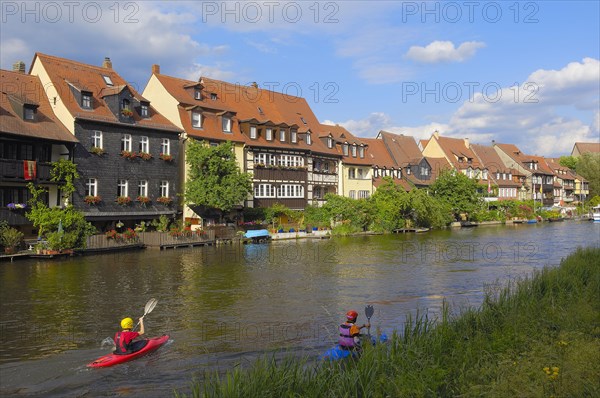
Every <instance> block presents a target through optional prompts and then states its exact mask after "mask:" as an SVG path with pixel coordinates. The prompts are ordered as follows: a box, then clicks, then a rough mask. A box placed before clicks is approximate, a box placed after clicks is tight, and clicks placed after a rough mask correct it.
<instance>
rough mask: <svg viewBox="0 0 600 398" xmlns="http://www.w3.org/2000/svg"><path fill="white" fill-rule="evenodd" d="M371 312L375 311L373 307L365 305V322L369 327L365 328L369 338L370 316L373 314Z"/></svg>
mask: <svg viewBox="0 0 600 398" xmlns="http://www.w3.org/2000/svg"><path fill="white" fill-rule="evenodd" d="M373 313H375V309H374V308H373V306H372V305H367V306H366V307H365V316H366V317H367V322H368V323H369V327H368V329H367V333H368V335H369V338H371V317H372V316H373Z"/></svg>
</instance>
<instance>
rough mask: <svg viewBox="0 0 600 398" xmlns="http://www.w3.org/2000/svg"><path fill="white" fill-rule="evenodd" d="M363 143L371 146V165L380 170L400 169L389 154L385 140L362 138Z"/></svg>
mask: <svg viewBox="0 0 600 398" xmlns="http://www.w3.org/2000/svg"><path fill="white" fill-rule="evenodd" d="M361 140H362V142H364V143H366V144H367V145H368V146H369V151H368V152H369V153H368V155H367V158H369V159H370V160H371V164H373V165H375V166H378V167H379V168H383V167H385V168H387V169H392V168H394V169H398V168H399V166H398V165H397V164H396V162H394V159H393V158H392V156H391V155H390V153H389V152H388V149H387V148H386V146H385V143H384V142H383V140H380V139H377V138H361Z"/></svg>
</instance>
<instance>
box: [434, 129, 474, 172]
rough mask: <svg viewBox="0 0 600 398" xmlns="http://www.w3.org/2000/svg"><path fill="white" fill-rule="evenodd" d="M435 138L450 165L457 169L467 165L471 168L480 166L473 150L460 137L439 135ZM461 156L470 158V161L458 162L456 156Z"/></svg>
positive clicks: (466, 167)
mask: <svg viewBox="0 0 600 398" xmlns="http://www.w3.org/2000/svg"><path fill="white" fill-rule="evenodd" d="M432 139H433V138H432ZM435 139H437V141H438V144H439V145H440V147H441V148H442V150H443V151H444V153H445V154H446V157H447V158H448V159H449V160H450V162H452V165H453V166H454V167H455V168H456V169H457V170H465V169H468V168H469V167H471V168H473V169H476V168H481V165H480V164H479V160H478V159H477V157H476V156H475V154H474V153H473V151H472V150H471V149H470V147H467V145H466V144H465V140H463V139H461V138H450V137H441V136H439V137H437V138H435ZM461 157H464V158H467V159H471V163H468V161H464V162H459V160H458V158H461Z"/></svg>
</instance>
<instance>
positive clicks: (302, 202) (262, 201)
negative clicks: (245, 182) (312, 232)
mask: <svg viewBox="0 0 600 398" xmlns="http://www.w3.org/2000/svg"><path fill="white" fill-rule="evenodd" d="M275 203H281V204H282V205H284V206H286V207H288V208H290V209H305V208H306V205H307V200H306V199H304V198H254V207H271V206H273V205H274V204H275Z"/></svg>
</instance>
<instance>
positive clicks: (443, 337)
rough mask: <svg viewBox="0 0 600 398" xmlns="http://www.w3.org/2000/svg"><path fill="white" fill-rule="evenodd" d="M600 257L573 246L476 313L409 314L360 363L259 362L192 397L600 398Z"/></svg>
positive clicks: (208, 383)
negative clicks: (554, 262) (557, 260)
mask: <svg viewBox="0 0 600 398" xmlns="http://www.w3.org/2000/svg"><path fill="white" fill-rule="evenodd" d="M599 260H600V249H599V248H588V249H578V250H577V251H576V252H574V253H573V254H571V255H570V256H569V257H568V258H566V259H564V260H563V261H562V262H561V265H560V267H557V268H544V269H543V270H539V271H536V272H535V273H534V274H533V275H532V276H531V277H529V278H526V279H523V280H520V281H516V282H512V283H510V284H509V286H507V287H506V288H504V289H502V290H498V291H488V292H487V293H486V297H485V299H484V303H483V304H482V306H481V308H480V309H478V310H466V311H464V312H462V313H461V314H459V315H458V316H456V317H452V316H451V315H450V310H449V308H448V307H447V306H444V309H443V311H442V315H441V317H440V319H437V320H430V319H427V318H426V317H425V316H421V315H417V316H415V317H409V318H408V319H407V321H406V324H405V326H404V330H403V331H402V333H400V334H395V335H394V336H392V338H391V340H390V342H389V344H387V345H379V346H376V347H365V351H364V353H363V355H362V357H361V358H360V360H350V361H345V362H334V363H316V364H315V363H314V362H312V360H310V359H308V358H306V359H303V360H298V359H293V358H287V359H285V360H280V361H277V362H276V361H275V360H273V359H268V358H265V359H262V360H260V361H257V362H256V363H255V364H253V365H252V366H251V367H250V368H248V369H235V370H231V371H229V372H228V373H227V374H225V375H218V374H211V375H207V376H206V378H205V380H203V381H202V382H198V381H195V382H193V383H192V396H194V397H513V396H519V397H597V396H600V382H599V380H600V360H598V357H599V356H600V266H599V265H598V262H599ZM544 368H547V369H544ZM175 395H176V396H185V395H183V394H178V393H175Z"/></svg>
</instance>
